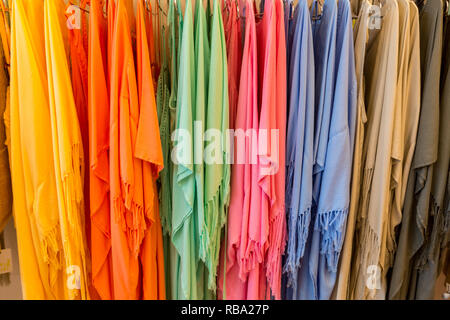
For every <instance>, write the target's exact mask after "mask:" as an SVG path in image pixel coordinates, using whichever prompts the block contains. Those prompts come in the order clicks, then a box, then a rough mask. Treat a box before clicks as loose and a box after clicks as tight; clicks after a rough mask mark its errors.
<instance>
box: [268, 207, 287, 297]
mask: <svg viewBox="0 0 450 320" xmlns="http://www.w3.org/2000/svg"><path fill="white" fill-rule="evenodd" d="M269 244H270V246H269V250H268V253H267V263H266V277H267V282H268V284H269V287H270V289H271V291H272V294H273V296H274V297H275V299H276V300H280V299H281V269H282V267H281V256H282V255H283V253H284V251H285V249H286V216H285V208H284V206H283V207H282V208H281V210H280V211H279V212H277V213H276V215H275V218H274V219H273V220H272V221H271V222H270V228H269Z"/></svg>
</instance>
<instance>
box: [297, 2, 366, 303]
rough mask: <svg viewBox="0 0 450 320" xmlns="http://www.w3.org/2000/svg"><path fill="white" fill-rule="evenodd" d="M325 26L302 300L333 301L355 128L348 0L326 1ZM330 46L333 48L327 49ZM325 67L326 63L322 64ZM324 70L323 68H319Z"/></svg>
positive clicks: (348, 196)
mask: <svg viewBox="0 0 450 320" xmlns="http://www.w3.org/2000/svg"><path fill="white" fill-rule="evenodd" d="M322 24H323V25H324V27H323V28H324V29H325V25H327V24H329V25H330V26H331V28H326V31H327V32H328V36H327V34H326V33H325V34H323V37H322V36H321V35H319V34H318V37H314V41H316V43H317V41H321V43H317V45H316V44H315V49H316V50H320V51H316V75H317V77H319V79H318V80H317V81H316V85H318V87H317V88H316V90H317V91H316V93H317V94H320V96H317V95H316V99H318V101H319V104H318V105H316V108H317V111H316V120H320V119H322V121H318V122H316V124H317V123H318V124H319V125H320V132H317V131H316V138H317V135H318V136H319V137H318V138H317V139H316V141H317V143H318V145H315V147H317V148H316V149H315V150H316V152H317V153H316V163H315V170H316V172H315V176H314V199H315V200H316V201H315V202H314V203H313V219H314V221H315V223H314V227H312V226H311V230H313V232H312V239H309V240H308V246H307V251H308V252H307V253H306V254H305V258H304V259H305V261H308V264H305V265H304V266H302V268H301V277H300V292H301V294H300V298H303V299H321V300H328V299H330V296H331V293H332V291H333V288H334V284H335V281H336V272H337V266H338V261H339V254H340V251H341V248H342V243H343V238H344V232H345V227H346V221H347V214H348V208H349V203H350V181H351V170H352V159H353V149H354V145H353V144H354V138H355V137H354V135H355V125H356V123H355V121H356V93H357V91H356V75H355V63H354V52H353V51H354V48H353V31H352V15H351V9H350V3H349V1H348V0H340V1H339V6H338V7H337V5H336V2H335V1H334V0H326V1H325V5H324V10H323V15H322V17H321V19H320V22H319V28H320V25H322ZM313 28H314V26H313ZM333 29H334V30H333ZM320 31H321V29H318V32H319V33H320ZM333 39H334V40H333ZM333 41H334V43H333ZM327 46H329V50H326V49H325V48H326V47H327ZM324 49H325V50H324ZM323 53H325V54H326V53H328V54H329V55H328V59H323V58H322V59H321V58H318V57H320V56H321V55H322V54H323ZM321 63H325V64H323V65H322V66H320V64H321ZM322 67H323V68H324V70H320V68H322ZM321 71H322V72H321ZM321 76H322V77H324V78H323V79H322V81H321V80H320V77H321ZM330 88H331V92H330V91H329V90H330ZM322 95H323V96H322ZM330 96H331V99H330ZM321 102H323V106H322V105H321ZM321 108H323V109H322V110H320V109H321ZM321 111H322V112H321ZM316 130H319V128H316Z"/></svg>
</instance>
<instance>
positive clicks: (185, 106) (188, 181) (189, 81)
mask: <svg viewBox="0 0 450 320" xmlns="http://www.w3.org/2000/svg"><path fill="white" fill-rule="evenodd" d="M182 29H183V30H182V33H181V36H182V40H181V47H180V56H179V71H178V94H177V109H176V129H177V132H175V133H174V134H173V135H172V138H173V139H174V144H175V145H174V147H175V148H176V150H173V154H172V158H175V159H176V160H177V161H176V163H175V164H174V165H175V167H174V177H173V195H172V205H173V212H172V242H173V244H174V246H175V248H176V250H177V252H178V254H179V256H180V261H179V272H178V281H180V284H181V290H178V292H177V295H176V298H177V299H178V300H182V299H187V300H196V299H199V293H198V290H197V285H198V275H197V264H198V261H199V254H198V253H199V249H198V247H199V235H198V231H197V228H196V214H195V211H194V201H195V193H196V190H195V185H196V181H195V174H194V161H193V160H194V159H193V155H194V152H193V151H194V148H193V146H194V144H193V139H192V138H193V134H194V114H193V113H194V107H195V97H196V92H195V63H194V55H195V53H194V26H193V16H192V4H191V1H190V0H187V1H186V8H185V14H184V19H183V24H182ZM189 140H190V141H189Z"/></svg>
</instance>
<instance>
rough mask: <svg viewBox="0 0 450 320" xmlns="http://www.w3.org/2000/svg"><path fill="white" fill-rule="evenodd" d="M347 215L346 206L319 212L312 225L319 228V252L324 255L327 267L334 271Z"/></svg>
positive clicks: (335, 270)
mask: <svg viewBox="0 0 450 320" xmlns="http://www.w3.org/2000/svg"><path fill="white" fill-rule="evenodd" d="M347 215H348V208H346V209H343V210H332V211H327V212H319V213H318V214H317V216H316V222H315V225H314V228H315V229H316V230H319V231H320V233H321V236H322V237H321V238H322V239H321V245H320V253H321V254H323V255H325V256H326V260H327V266H328V269H329V270H330V271H332V272H335V273H336V272H337V266H338V263H339V255H340V253H341V249H342V243H343V235H344V228H345V225H346V222H347Z"/></svg>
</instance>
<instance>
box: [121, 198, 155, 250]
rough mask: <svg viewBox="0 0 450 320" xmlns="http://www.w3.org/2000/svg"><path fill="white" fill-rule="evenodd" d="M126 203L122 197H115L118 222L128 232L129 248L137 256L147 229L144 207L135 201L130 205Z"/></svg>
mask: <svg viewBox="0 0 450 320" xmlns="http://www.w3.org/2000/svg"><path fill="white" fill-rule="evenodd" d="M126 204H127V203H126V202H124V201H123V200H122V198H120V197H115V198H114V199H113V205H114V210H115V213H116V217H115V218H116V222H117V223H118V224H119V225H120V226H121V228H122V231H123V232H124V233H125V234H126V237H127V242H128V248H129V249H130V251H131V253H132V254H133V255H134V257H137V256H138V255H139V249H140V247H141V244H142V241H143V239H144V235H145V231H146V229H147V226H146V221H145V214H144V207H143V206H142V205H139V204H137V203H135V202H134V201H130V202H129V203H128V204H129V206H126Z"/></svg>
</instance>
